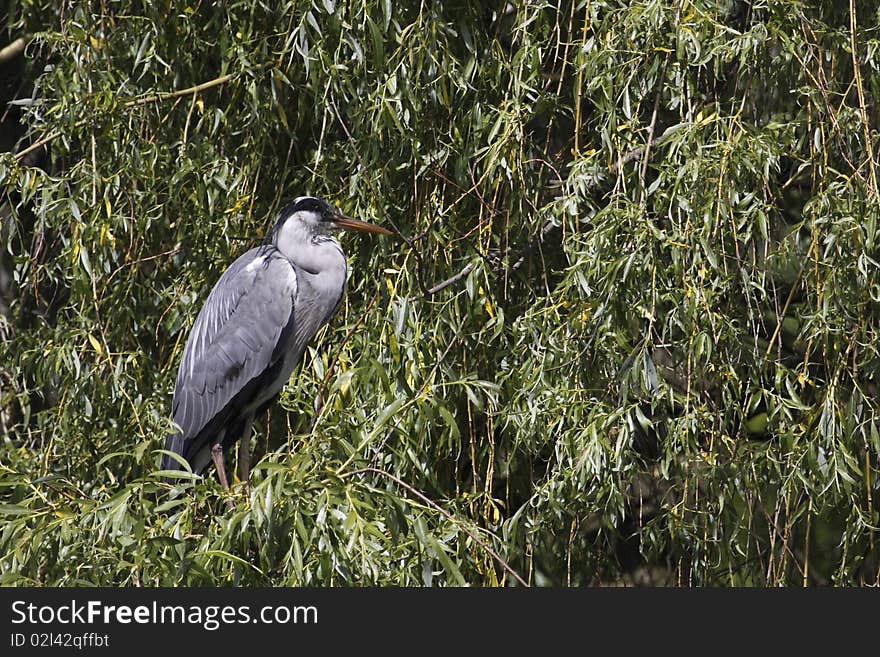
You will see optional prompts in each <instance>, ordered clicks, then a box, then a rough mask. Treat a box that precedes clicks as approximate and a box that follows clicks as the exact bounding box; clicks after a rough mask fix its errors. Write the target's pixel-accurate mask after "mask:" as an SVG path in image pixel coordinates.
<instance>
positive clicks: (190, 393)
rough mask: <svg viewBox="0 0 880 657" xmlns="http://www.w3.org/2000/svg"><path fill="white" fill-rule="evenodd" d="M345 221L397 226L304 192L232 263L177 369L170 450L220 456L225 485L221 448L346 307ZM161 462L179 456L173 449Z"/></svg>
mask: <svg viewBox="0 0 880 657" xmlns="http://www.w3.org/2000/svg"><path fill="white" fill-rule="evenodd" d="M340 228H346V229H350V230H360V231H366V232H377V233H389V232H390V231H387V230H385V229H384V228H380V227H379V226H374V225H373V224H368V223H366V222H361V221H358V220H356V219H351V218H349V217H346V216H344V215H341V214H339V213H338V212H336V211H335V210H334V209H333V208H331V207H330V206H329V205H328V204H327V203H326V202H324V201H322V200H320V199H317V198H314V197H308V196H306V197H299V198H297V199H296V200H295V201H294V202H293V203H291V204H290V205H289V206H287V207H286V208H285V209H284V210H283V211H282V213H281V215H280V216H279V218H278V221H277V222H276V223H275V226H274V227H273V229H272V231H271V232H270V233H269V235H268V236H267V238H266V241H265V243H264V244H263V245H262V246H259V247H257V248H254V249H251V250H250V251H248V252H246V253H245V254H243V255H242V256H241V257H239V258H238V259H237V260H236V261H235V262H233V263H232V265H231V266H230V267H229V268H228V269H227V270H226V271H225V272H224V273H223V275H222V276H221V277H220V279H219V280H218V281H217V284H216V285H215V286H214V289H213V290H212V291H211V293H210V294H209V296H208V298H207V300H206V301H205V305H204V306H203V307H202V309H201V311H200V312H199V314H198V317H197V318H196V321H195V323H194V324H193V327H192V329H191V331H190V333H189V337H188V338H187V342H186V346H185V348H184V351H183V357H182V358H181V362H180V367H179V370H178V373H177V380H176V383H175V388H174V400H173V402H172V415H173V420H174V422H175V424H176V425H177V426H178V427H180V431H179V432H175V433H171V434H169V435H168V436H167V438H166V441H165V449H166V450H168V451H170V452H174V453H176V454H179V455H181V456H182V457H183V458H184V459H186V460H187V461H188V462H189V463H190V466H191V467H192V470H193V471H194V472H196V473H201V472H202V471H204V469H205V468H206V467H207V465H208V464H209V463H210V462H211V459H212V456H213V458H214V459H215V463H217V466H218V470H219V471H220V479H221V482H222V483H223V484H224V485H226V480H225V472H224V471H223V468H222V453H220V455H219V458H218V456H217V455H216V454H212V448H214V449H215V450H216V449H223V450H225V449H228V448H229V447H230V446H231V445H233V444H234V443H235V442H236V441H238V440H243V441H247V440H249V437H250V428H251V423H252V422H253V419H254V417H255V416H256V415H259V414H260V413H262V412H263V410H265V409H266V408H267V407H268V406H269V405H270V404H271V403H272V402H273V401H274V400H275V398H276V397H277V396H278V393H279V392H280V391H281V389H282V388H283V387H284V385H285V383H286V382H287V381H288V379H289V378H290V375H291V373H292V371H293V369H294V368H295V367H296V365H297V364H298V363H299V361H300V358H301V357H302V354H303V352H304V351H305V348H306V345H307V344H308V342H309V341H310V340H311V339H312V338H313V337H314V336H315V334H316V333H317V332H318V330H319V329H320V328H321V326H323V325H324V324H325V323H327V322H328V321H329V319H330V318H331V317H332V315H333V314H334V312H335V311H336V309H337V308H338V306H339V303H340V301H341V300H342V295H343V293H344V291H345V283H346V275H347V265H346V261H345V255H344V253H343V251H342V248H341V247H340V245H339V243H338V242H337V241H336V240H335V239H334V238H333V237H331V233H333V232H336V231H338V230H339V229H340ZM215 445H217V446H219V447H215ZM161 467H162V469H164V470H172V469H176V468H178V467H179V465H178V463H177V461H176V460H174V459H173V458H172V457H171V456H169V455H167V454H166V455H163V457H162V464H161ZM246 475H247V473H244V476H246Z"/></svg>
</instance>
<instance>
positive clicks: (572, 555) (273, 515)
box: [0, 0, 880, 586]
mask: <svg viewBox="0 0 880 657" xmlns="http://www.w3.org/2000/svg"><path fill="white" fill-rule="evenodd" d="M878 25H880V9H878V7H877V6H876V5H875V3H868V2H855V0H849V2H848V3H847V2H835V3H809V2H800V1H794V2H792V1H790V0H786V1H785V2H781V1H779V0H762V1H759V2H741V1H738V0H639V1H637V2H621V1H618V0H572V1H569V2H561V3H550V2H540V1H537V2H534V1H529V2H518V3H506V2H488V3H471V2H461V1H451V2H421V3H392V2H390V1H389V0H384V1H378V0H360V1H358V2H348V1H345V0H313V1H303V0H287V1H284V2H274V3H273V2H242V1H238V0H228V1H225V2H218V3H209V2H204V1H202V0H184V1H182V2H170V1H167V0H163V1H160V2H155V3H140V2H135V1H133V0H100V1H97V0H95V1H86V0H80V1H77V2H74V1H68V2H61V3H58V2H48V1H47V0H23V1H21V2H14V3H7V4H6V20H5V23H4V25H3V32H2V33H0V34H2V35H3V37H4V38H5V42H4V43H0V47H3V46H6V48H4V49H3V50H2V51H0V72H2V73H3V76H2V80H0V81H2V85H0V88H2V90H3V93H4V109H3V112H4V115H3V117H2V122H0V128H2V131H3V134H2V137H3V139H2V140H0V141H2V144H0V145H2V147H3V148H4V149H5V151H6V152H4V153H2V154H0V201H2V216H0V219H2V233H0V238H2V239H0V243H2V246H3V249H2V251H3V252H2V255H0V332H2V334H3V338H4V339H3V342H2V344H0V390H2V397H0V430H2V434H3V438H2V440H3V444H2V448H0V516H2V525H0V583H2V584H5V585H9V584H39V585H119V586H126V585H178V584H179V585H221V584H222V585H227V584H234V585H241V586H256V585H260V586H276V585H312V586H314V585H318V586H329V585H482V586H496V585H525V584H529V585H594V584H652V585H663V584H675V585H759V586H764V585H817V584H818V585H822V584H837V585H853V584H855V585H861V584H877V583H878V580H880V558H878V554H877V552H876V550H875V546H874V542H875V539H876V538H878V536H877V526H878V510H877V508H876V505H875V502H874V493H875V492H877V491H878V477H880V472H878V459H880V430H878V423H880V405H878V376H880V354H878V346H880V336H878V329H880V279H878V258H880V253H878V251H880V248H878V241H880V231H878V211H880V199H878V171H877V168H878V157H877V144H878V126H880V108H878V98H880V70H878V69H880V28H878ZM301 194H313V195H317V196H321V197H323V198H326V199H327V200H328V201H330V202H331V203H333V204H334V205H336V206H338V207H339V208H340V209H341V210H343V211H344V212H346V213H347V214H350V215H353V216H358V217H361V218H363V219H365V220H368V221H372V222H374V223H379V224H382V225H384V226H386V227H388V228H393V229H394V230H395V231H396V232H397V236H395V237H389V238H363V237H358V236H346V237H345V238H344V239H343V246H344V248H345V250H346V253H347V255H348V258H349V262H350V279H349V285H348V292H347V296H346V299H345V301H344V302H343V305H342V307H341V308H340V310H339V312H338V314H337V315H336V316H335V318H334V319H333V320H332V321H331V323H330V324H329V326H328V327H326V328H325V329H324V330H323V331H322V332H321V333H319V335H318V336H317V338H316V340H315V341H313V343H312V345H311V347H310V348H309V350H308V352H307V354H306V356H305V358H304V362H303V364H302V365H301V367H300V368H299V369H298V370H297V371H296V372H295V374H294V376H293V377H292V379H291V383H290V385H289V386H288V387H287V388H286V389H285V391H284V392H283V394H282V397H281V399H280V402H279V404H277V405H276V406H275V407H274V409H273V410H271V411H270V412H269V413H268V414H267V416H266V417H263V418H260V420H259V421H258V423H257V425H256V430H255V434H254V439H253V449H254V451H255V455H256V458H255V460H254V472H253V474H252V478H251V482H250V486H249V487H247V488H245V487H243V486H241V485H237V486H235V487H234V491H233V493H232V496H233V498H234V502H235V506H234V509H233V510H232V511H227V510H226V504H225V501H226V497H227V495H226V493H224V491H223V490H222V489H221V488H220V486H219V484H218V483H217V482H216V480H215V478H214V477H213V476H207V477H206V478H204V479H195V480H193V479H187V478H181V479H179V480H177V481H176V483H173V484H168V483H165V482H164V481H163V479H162V476H161V475H160V474H158V472H159V471H158V460H159V452H158V450H160V449H161V448H162V446H163V441H164V436H165V434H166V433H167V432H168V430H169V429H170V426H171V425H170V404H171V391H172V389H173V383H174V376H175V373H176V368H177V364H178V362H179V360H180V355H181V352H182V349H183V344H184V342H185V339H186V335H187V331H188V329H189V327H190V326H191V325H192V322H193V320H194V318H195V315H196V313H197V312H198V310H199V308H200V306H201V303H202V302H203V301H204V299H205V298H206V296H207V294H208V292H209V291H210V289H211V287H212V286H213V284H214V283H215V282H216V280H217V279H218V278H219V276H220V274H221V273H222V271H223V270H224V269H225V268H226V267H227V266H228V265H229V264H230V263H231V262H232V260H233V259H234V258H235V257H237V256H238V255H239V254H241V253H242V252H243V251H245V250H246V249H248V248H250V247H251V246H254V245H255V244H257V243H258V242H259V241H260V240H261V239H262V237H263V236H264V235H265V233H266V232H267V230H268V229H269V227H270V226H271V223H272V221H273V220H274V218H275V216H276V214H277V212H278V211H279V210H280V208H282V207H283V206H284V204H285V203H287V202H289V201H290V200H291V199H292V198H293V197H295V196H299V195H301ZM878 502H880V500H878Z"/></svg>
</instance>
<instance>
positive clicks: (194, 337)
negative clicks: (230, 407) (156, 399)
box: [166, 248, 296, 455]
mask: <svg viewBox="0 0 880 657" xmlns="http://www.w3.org/2000/svg"><path fill="white" fill-rule="evenodd" d="M295 295H296V272H295V271H294V268H293V266H292V265H291V264H290V262H289V261H288V260H287V259H286V258H284V257H283V256H281V255H280V254H279V253H277V252H276V251H268V252H267V250H266V249H265V248H259V249H252V250H250V251H248V252H247V253H245V254H244V255H242V256H241V257H240V258H238V259H237V260H236V261H235V262H234V263H233V264H232V265H231V266H230V267H229V269H227V270H226V271H225V272H224V274H223V275H222V276H221V277H220V280H219V281H217V284H216V285H215V286H214V289H213V290H211V293H210V295H208V299H207V300H206V301H205V305H204V306H203V307H202V309H201V311H200V312H199V315H198V317H197V318H196V321H195V323H194V324H193V327H192V329H191V331H190V334H189V337H188V339H187V342H186V346H185V347H184V351H183V357H182V358H181V363H180V369H179V370H178V374H177V381H176V384H175V388H174V401H173V417H174V422H175V423H176V424H177V425H178V426H179V427H180V429H181V434H172V435H170V436H168V439H167V440H166V449H170V450H173V451H175V452H178V453H181V454H184V455H186V454H187V453H190V452H192V451H193V450H192V448H193V447H194V445H192V442H193V440H194V439H195V438H196V437H198V435H199V432H200V431H202V429H203V428H204V427H205V426H206V425H207V424H208V423H209V422H210V421H211V420H212V419H213V418H214V416H215V415H216V414H217V413H220V412H221V411H222V410H223V409H224V408H225V407H226V405H227V404H228V403H229V402H230V400H232V399H233V397H235V395H236V394H237V393H238V392H240V391H241V390H242V388H244V386H245V385H247V383H248V382H249V381H251V380H252V379H253V378H255V377H257V376H259V375H260V374H261V373H263V372H264V371H265V370H266V369H267V368H268V367H270V366H271V365H272V364H273V362H274V359H276V358H277V355H274V354H275V352H276V345H277V344H278V340H279V338H280V336H281V333H282V331H283V330H284V328H285V327H286V326H287V325H288V324H289V323H290V321H291V318H292V313H293V300H294V296H295ZM195 447H196V448H198V447H200V446H195Z"/></svg>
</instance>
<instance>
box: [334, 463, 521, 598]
mask: <svg viewBox="0 0 880 657" xmlns="http://www.w3.org/2000/svg"><path fill="white" fill-rule="evenodd" d="M364 472H374V473H376V474H380V475H382V476H383V477H388V478H389V479H390V480H391V481H393V482H394V483H396V484H397V485H398V486H400V487H401V488H404V489H406V490H407V491H409V492H410V493H412V494H413V495H415V496H416V497H418V498H419V499H420V500H421V501H422V502H424V503H425V504H427V505H428V506H429V507H431V508H432V509H434V510H435V511H437V512H439V513H440V514H441V515H442V516H443V517H444V518H446V519H447V520H449V521H450V522H452V523H454V524H456V525H458V526H459V527H461V529H462V530H463V531H464V533H465V534H467V535H468V536H470V537H471V538H472V539H473V540H474V541H475V542H476V543H477V544H478V545H480V547H482V548H483V549H484V550H486V552H488V553H489V555H490V556H491V557H492V558H493V559H495V561H497V562H498V563H499V564H500V565H501V567H502V568H504V570H506V571H507V572H508V573H510V575H511V576H512V577H513V578H514V579H515V580H516V581H517V582H519V583H520V584H521V585H522V586H525V587H526V588H528V587H529V584H528V582H526V581H525V580H524V579H523V578H522V577H521V576H520V574H519V573H517V572H516V571H515V570H514V569H513V567H512V566H511V565H510V564H509V563H507V562H506V561H505V560H504V559H502V558H501V556H500V555H499V554H498V553H497V552H496V551H495V550H493V549H492V546H490V545H489V544H488V543H486V542H485V541H484V540H483V539H481V538H480V537H479V536H477V535H476V534H475V533H474V532H473V531H471V529H470V528H469V527H468V526H467V525H466V524H464V523H463V522H462V521H460V520H459V519H458V518H456V517H455V516H453V515H452V514H451V513H449V511H447V510H446V509H444V508H443V507H442V506H440V505H439V504H437V503H436V502H435V501H433V500H432V499H430V498H429V497H427V496H426V495H425V494H424V493H422V492H421V491H420V490H418V489H416V488H413V487H412V486H410V485H409V484H408V483H406V482H405V481H403V480H402V479H400V478H399V477H395V476H394V475H393V474H391V473H390V472H386V471H385V470H381V469H379V468H374V467H372V466H367V467H363V468H358V469H357V470H352V471H351V472H346V473H343V474H341V475H339V476H340V477H350V476H353V475H356V474H361V473H364Z"/></svg>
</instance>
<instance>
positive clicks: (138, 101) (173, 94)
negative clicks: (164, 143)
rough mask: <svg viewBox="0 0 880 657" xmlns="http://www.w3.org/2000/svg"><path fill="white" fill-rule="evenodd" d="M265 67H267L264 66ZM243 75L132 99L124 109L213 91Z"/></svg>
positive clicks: (227, 75) (222, 77) (225, 76)
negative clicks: (208, 90)
mask: <svg viewBox="0 0 880 657" xmlns="http://www.w3.org/2000/svg"><path fill="white" fill-rule="evenodd" d="M264 66H265V65H264ZM264 66H260V67H258V68H264ZM238 75H241V72H239V73H227V74H226V75H221V76H220V77H219V78H214V79H213V80H208V81H207V82H202V83H201V84H197V85H195V86H194V87H189V88H188V89H180V90H179V91H161V92H159V93H157V94H153V95H152V96H141V97H139V98H132V99H131V100H128V101H126V102H125V103H124V105H123V107H134V106H135V105H147V104H148V103H157V102H159V101H161V100H168V99H169V98H180V97H181V96H189V95H190V94H197V93H199V92H200V91H205V90H206V89H211V88H213V87H218V86H220V85H221V84H226V83H227V82H229V81H230V80H231V79H233V78H234V77H236V76H238Z"/></svg>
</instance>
